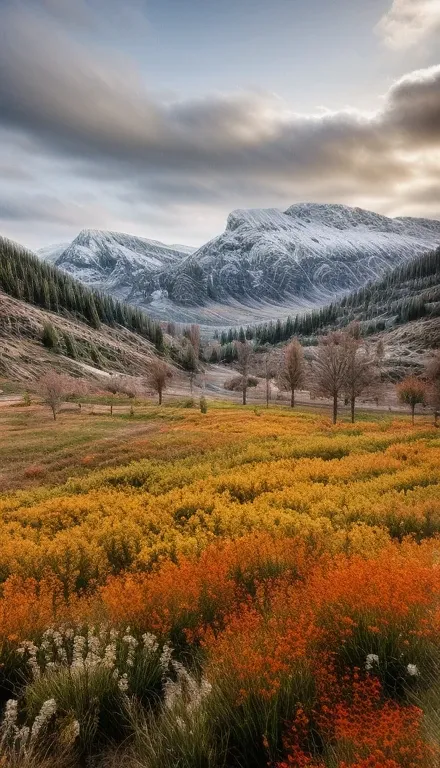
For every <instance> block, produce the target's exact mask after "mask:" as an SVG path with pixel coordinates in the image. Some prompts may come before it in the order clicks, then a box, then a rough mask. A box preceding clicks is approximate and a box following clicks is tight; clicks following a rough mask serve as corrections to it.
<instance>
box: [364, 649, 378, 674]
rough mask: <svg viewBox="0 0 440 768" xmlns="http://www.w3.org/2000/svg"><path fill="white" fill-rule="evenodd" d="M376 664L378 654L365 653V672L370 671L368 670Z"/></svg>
mask: <svg viewBox="0 0 440 768" xmlns="http://www.w3.org/2000/svg"><path fill="white" fill-rule="evenodd" d="M378 664H379V656H377V654H376V653H369V654H367V658H366V660H365V669H366V670H367V672H370V670H372V669H373V667H374V666H375V665H378Z"/></svg>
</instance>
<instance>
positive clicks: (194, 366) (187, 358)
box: [180, 325, 199, 394]
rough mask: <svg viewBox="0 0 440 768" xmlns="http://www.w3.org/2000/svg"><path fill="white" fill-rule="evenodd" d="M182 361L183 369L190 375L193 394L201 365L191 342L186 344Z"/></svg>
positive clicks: (190, 386)
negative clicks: (195, 379) (195, 378)
mask: <svg viewBox="0 0 440 768" xmlns="http://www.w3.org/2000/svg"><path fill="white" fill-rule="evenodd" d="M191 327H192V326H191ZM195 327H196V328H198V327H199V326H198V325H197V326H195ZM180 359H181V365H182V368H183V369H184V370H185V371H187V373H188V376H189V388H190V391H191V394H192V391H193V384H194V377H195V375H196V373H197V371H198V370H199V364H198V356H197V354H196V350H195V349H194V347H193V345H192V343H191V341H187V342H186V344H185V346H184V348H183V351H182V355H181V358H180Z"/></svg>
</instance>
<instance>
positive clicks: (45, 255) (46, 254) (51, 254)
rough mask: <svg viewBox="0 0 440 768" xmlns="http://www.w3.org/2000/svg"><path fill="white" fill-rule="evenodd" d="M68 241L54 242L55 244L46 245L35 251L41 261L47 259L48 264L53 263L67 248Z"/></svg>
mask: <svg viewBox="0 0 440 768" xmlns="http://www.w3.org/2000/svg"><path fill="white" fill-rule="evenodd" d="M69 245H70V243H56V244H55V245H46V246H45V247H44V248H39V250H38V251H36V254H37V256H39V257H40V259H43V261H48V262H49V264H55V262H56V261H57V259H58V258H59V257H60V256H61V254H62V253H64V251H65V250H66V248H68V247H69Z"/></svg>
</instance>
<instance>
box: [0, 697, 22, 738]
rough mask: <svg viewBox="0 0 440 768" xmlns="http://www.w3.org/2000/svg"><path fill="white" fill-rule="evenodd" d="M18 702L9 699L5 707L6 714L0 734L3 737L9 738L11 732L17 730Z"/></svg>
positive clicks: (0, 727)
mask: <svg viewBox="0 0 440 768" xmlns="http://www.w3.org/2000/svg"><path fill="white" fill-rule="evenodd" d="M17 715H18V711H17V701H16V700H15V699H8V701H7V702H6V706H5V713H4V715H3V720H2V723H1V726H0V732H1V733H2V735H3V737H5V736H7V735H8V734H9V733H10V732H11V730H16V728H17Z"/></svg>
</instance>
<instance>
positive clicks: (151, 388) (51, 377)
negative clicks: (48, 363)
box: [34, 358, 172, 420]
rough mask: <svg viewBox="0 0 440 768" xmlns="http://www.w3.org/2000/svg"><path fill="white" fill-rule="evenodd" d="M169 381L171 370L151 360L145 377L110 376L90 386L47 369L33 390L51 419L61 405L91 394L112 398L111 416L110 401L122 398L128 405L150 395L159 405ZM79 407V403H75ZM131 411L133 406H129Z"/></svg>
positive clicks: (84, 381) (163, 363) (160, 362)
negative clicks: (136, 399) (47, 409)
mask: <svg viewBox="0 0 440 768" xmlns="http://www.w3.org/2000/svg"><path fill="white" fill-rule="evenodd" d="M171 378H172V369H171V368H170V366H169V365H168V364H167V363H166V362H165V361H164V360H161V359H159V358H157V359H154V360H152V361H151V363H150V366H149V369H148V371H147V375H146V376H145V377H144V378H135V377H133V376H124V375H122V374H113V375H112V376H108V377H107V378H106V379H105V380H103V381H102V382H99V383H96V385H95V386H93V385H92V384H91V383H90V382H88V381H86V380H85V379H83V378H75V377H73V376H69V375H68V374H66V373H58V372H57V371H54V370H51V371H48V372H47V373H46V374H44V375H43V376H41V378H40V379H39V380H38V382H36V384H35V387H34V389H35V391H36V392H37V394H39V395H40V397H41V399H42V400H43V402H44V403H45V404H46V405H48V406H49V408H50V409H51V411H52V415H53V418H54V420H56V418H57V414H58V412H59V410H60V408H61V406H62V404H63V403H64V402H66V401H68V400H70V399H72V398H83V397H87V395H92V394H93V393H94V392H98V391H102V390H104V391H106V392H110V394H111V395H112V400H111V403H110V413H111V414H113V405H114V398H115V396H117V395H125V396H126V397H128V398H129V399H130V400H131V401H132V402H133V400H134V399H135V398H138V397H145V396H147V394H151V392H155V393H156V394H157V395H158V400H159V405H161V404H162V399H163V393H164V391H165V389H166V387H167V385H168V383H169V382H170V380H171ZM79 405H80V407H81V403H80V404H79ZM131 411H132V412H133V404H132V405H131Z"/></svg>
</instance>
